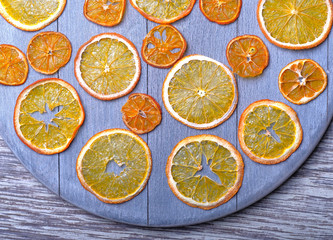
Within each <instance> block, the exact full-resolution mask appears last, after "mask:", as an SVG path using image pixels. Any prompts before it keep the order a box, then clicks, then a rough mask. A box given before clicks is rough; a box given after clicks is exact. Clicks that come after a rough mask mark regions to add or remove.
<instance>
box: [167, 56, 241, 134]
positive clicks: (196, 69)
mask: <svg viewBox="0 0 333 240" xmlns="http://www.w3.org/2000/svg"><path fill="white" fill-rule="evenodd" d="M162 91H163V92H162V95H163V96H162V98H163V102H164V105H165V107H166V109H167V110H168V112H169V113H170V114H171V116H172V117H174V118H175V119H176V120H178V121H180V122H181V123H183V124H185V125H187V126H189V127H192V128H196V129H209V128H213V127H216V126H218V125H220V124H222V123H223V122H224V121H226V120H227V119H228V118H229V117H230V116H231V115H232V113H233V112H234V110H235V108H236V105H237V101H238V91H237V84H236V80H235V77H234V75H233V74H232V72H231V71H230V70H229V69H228V68H227V67H226V66H225V65H223V64H222V63H219V62H217V61H215V60H213V59H211V58H208V57H205V56H202V55H191V56H187V57H185V58H183V59H181V60H179V61H178V62H177V63H176V65H174V67H173V68H172V69H171V71H170V72H169V73H168V75H167V77H166V79H165V81H164V84H163V90H162Z"/></svg>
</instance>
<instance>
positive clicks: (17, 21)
mask: <svg viewBox="0 0 333 240" xmlns="http://www.w3.org/2000/svg"><path fill="white" fill-rule="evenodd" d="M65 6H66V0H48V1H35V0H0V14H1V15H2V17H4V18H5V19H6V20H7V22H9V23H10V24H12V25H13V26H14V27H17V28H19V29H21V30H25V31H37V30H40V29H42V28H44V27H46V26H47V25H49V24H50V23H52V22H53V21H55V20H56V19H57V18H58V17H59V16H60V15H61V13H62V12H63V10H64V8H65Z"/></svg>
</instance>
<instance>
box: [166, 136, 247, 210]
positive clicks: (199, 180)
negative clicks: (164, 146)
mask: <svg viewBox="0 0 333 240" xmlns="http://www.w3.org/2000/svg"><path fill="white" fill-rule="evenodd" d="M166 175H167V178H168V183H169V186H170V188H171V190H172V192H173V193H174V194H175V195H176V197H177V198H178V199H180V200H181V201H183V202H184V203H186V204H188V205H190V206H192V207H198V208H202V209H206V210H209V209H212V208H215V207H218V206H220V205H221V204H223V203H225V202H227V201H229V200H230V199H231V198H232V197H233V196H234V195H235V194H236V193H237V192H238V190H239V188H240V187H241V185H242V181H243V175H244V163H243V160H242V157H241V155H240V154H239V152H238V151H237V150H236V148H235V147H234V146H233V145H231V144H230V143H229V142H227V141H226V140H224V139H222V138H219V137H217V136H213V135H200V136H194V137H188V138H185V139H184V140H182V141H180V142H179V143H178V144H177V145H176V147H175V148H174V149H173V150H172V152H171V155H170V156H169V158H168V162H167V165H166Z"/></svg>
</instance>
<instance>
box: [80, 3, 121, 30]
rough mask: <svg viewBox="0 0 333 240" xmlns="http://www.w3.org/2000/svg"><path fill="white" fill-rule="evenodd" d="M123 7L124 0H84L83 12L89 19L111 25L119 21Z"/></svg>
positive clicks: (100, 23)
mask: <svg viewBox="0 0 333 240" xmlns="http://www.w3.org/2000/svg"><path fill="white" fill-rule="evenodd" d="M125 7H126V1H125V0H85V2H84V8H83V13H84V16H85V17H86V18H87V19H88V20H89V21H92V22H94V23H97V24H99V25H102V26H107V27H112V26H115V25H117V24H119V23H120V22H121V20H122V18H123V16H124V12H125Z"/></svg>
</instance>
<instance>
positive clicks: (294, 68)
mask: <svg viewBox="0 0 333 240" xmlns="http://www.w3.org/2000/svg"><path fill="white" fill-rule="evenodd" d="M326 86H327V74H326V73H325V71H324V69H323V68H322V67H321V66H320V65H319V64H318V63H316V62H315V61H313V60H310V59H303V60H296V61H294V62H292V63H290V64H288V65H287V66H286V67H285V68H283V69H282V71H281V73H280V76H279V88H280V92H281V93H282V94H283V96H284V97H285V98H286V99H287V100H288V101H290V102H292V103H294V104H305V103H308V102H310V101H311V100H313V99H315V98H316V97H318V96H319V95H320V94H321V93H322V92H323V91H324V90H325V88H326Z"/></svg>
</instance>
